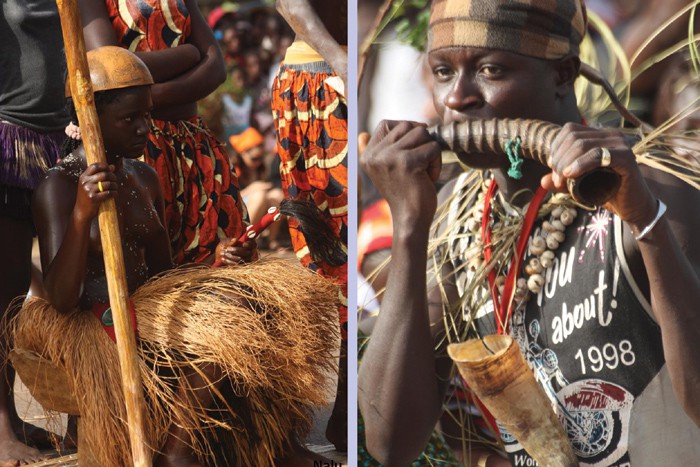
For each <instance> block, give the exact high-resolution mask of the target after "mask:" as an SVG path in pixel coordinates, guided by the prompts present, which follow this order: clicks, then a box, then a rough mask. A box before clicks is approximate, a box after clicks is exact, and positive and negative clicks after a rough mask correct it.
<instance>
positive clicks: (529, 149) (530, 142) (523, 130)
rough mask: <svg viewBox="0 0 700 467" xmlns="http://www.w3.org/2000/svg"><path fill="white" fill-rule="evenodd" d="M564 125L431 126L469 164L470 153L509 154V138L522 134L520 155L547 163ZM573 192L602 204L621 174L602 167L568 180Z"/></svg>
mask: <svg viewBox="0 0 700 467" xmlns="http://www.w3.org/2000/svg"><path fill="white" fill-rule="evenodd" d="M560 130H561V127H560V126H559V125H556V124H553V123H549V122H544V121H541V120H520V119H490V120H480V119H473V120H467V121H464V122H459V123H451V124H448V125H438V126H434V127H432V128H430V129H429V132H430V134H431V135H432V136H433V138H435V140H436V141H437V142H438V143H440V145H441V146H442V147H443V148H445V149H449V150H452V151H454V152H455V153H456V154H457V157H459V159H460V160H461V161H462V162H464V163H465V164H467V165H469V156H468V155H469V154H470V153H480V154H507V152H506V151H507V150H506V148H507V146H508V144H509V141H513V140H515V139H516V138H520V152H521V155H522V156H523V157H525V158H528V159H533V160H536V161H538V162H540V163H541V164H543V165H546V166H547V167H549V166H550V164H549V156H550V147H551V145H552V141H553V140H554V138H555V137H556V136H557V134H558V133H559V131H560ZM567 187H568V189H569V193H570V194H571V196H572V197H573V198H574V199H575V200H576V201H578V202H580V203H582V204H585V205H589V206H591V205H592V206H600V205H602V204H604V203H605V202H606V201H608V200H609V199H610V198H612V197H613V196H614V195H615V193H617V190H618V189H619V188H620V176H619V175H618V174H617V173H616V172H614V171H613V170H611V169H609V168H605V167H600V168H598V169H596V170H593V171H591V172H588V173H587V174H585V175H582V176H581V177H579V178H577V179H569V180H568V186H567Z"/></svg>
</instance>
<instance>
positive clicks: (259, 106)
mask: <svg viewBox="0 0 700 467" xmlns="http://www.w3.org/2000/svg"><path fill="white" fill-rule="evenodd" d="M205 15H206V18H207V22H208V23H209V26H210V27H211V29H212V30H213V31H214V35H215V37H216V38H217V40H218V41H219V44H220V46H221V50H222V52H223V54H224V60H225V64H226V71H227V76H226V81H225V82H224V84H223V85H221V86H220V87H219V88H218V89H217V90H216V91H215V92H214V93H212V94H211V95H209V96H208V97H207V98H206V99H204V100H202V101H200V102H199V112H200V114H201V115H202V117H203V118H204V119H205V121H206V123H207V125H208V126H209V128H211V129H212V131H214V132H215V134H216V136H217V137H218V138H219V139H220V140H221V141H225V142H226V143H227V145H226V146H227V151H228V154H229V158H230V161H231V168H232V170H235V172H236V174H237V175H238V178H239V183H240V187H241V193H242V196H243V200H244V202H245V204H246V206H247V208H248V213H249V215H250V219H251V222H252V223H256V222H257V221H259V220H260V218H262V216H263V215H264V214H265V212H267V209H268V208H270V207H271V206H277V205H279V203H280V201H281V200H282V198H283V196H284V194H283V192H282V185H281V181H280V174H279V157H278V156H276V154H275V129H274V125H273V117H272V112H271V110H270V102H271V91H270V90H271V88H272V82H273V80H274V77H275V75H276V74H277V72H278V71H279V65H280V62H281V61H282V58H283V57H284V53H285V51H286V49H287V47H289V45H290V44H291V43H292V42H293V40H294V33H293V31H292V30H291V28H290V27H289V26H288V25H287V23H286V22H285V21H284V20H283V19H282V17H281V16H280V15H279V14H278V13H277V12H276V11H275V8H274V3H271V2H261V1H257V0H254V1H250V2H236V3H233V2H223V3H222V4H220V5H218V6H215V7H214V8H212V9H211V10H209V11H208V12H206V11H205ZM258 243H259V246H260V247H261V248H263V249H272V250H279V251H283V250H286V249H288V248H289V247H290V242H289V236H288V234H287V229H286V225H283V223H282V222H278V223H275V225H274V226H273V227H272V228H271V230H270V231H269V232H267V233H266V236H264V237H263V238H262V239H261V240H260V241H259V242H258Z"/></svg>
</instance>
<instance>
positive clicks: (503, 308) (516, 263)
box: [481, 179, 547, 334]
mask: <svg viewBox="0 0 700 467" xmlns="http://www.w3.org/2000/svg"><path fill="white" fill-rule="evenodd" d="M497 189H498V186H497V185H496V180H493V179H492V180H491V184H490V185H489V188H488V190H487V191H486V197H485V199H484V214H483V217H482V218H481V241H482V243H483V245H484V261H485V262H486V263H487V264H488V262H489V261H490V260H491V256H492V255H493V250H492V247H491V222H490V220H491V202H492V200H493V197H494V195H495V194H496V190H497ZM546 194H547V190H545V189H544V188H542V187H541V186H540V187H539V188H538V189H537V191H536V192H535V195H534V196H533V197H532V201H530V205H529V206H528V208H527V213H526V214H525V220H524V221H523V226H522V227H521V229H520V235H519V236H518V241H517V243H516V246H515V254H514V255H513V259H512V260H511V262H510V267H509V269H508V274H507V276H506V281H505V283H504V284H503V294H502V295H501V296H500V297H499V295H498V286H497V285H496V270H495V268H493V269H491V270H490V271H489V274H488V279H489V289H490V292H491V298H492V300H493V306H494V315H495V318H496V328H497V330H498V334H505V333H506V332H507V331H508V323H509V320H510V315H511V313H512V308H513V297H514V295H515V283H516V281H517V280H518V274H519V272H520V270H521V269H522V263H523V255H524V254H525V248H526V247H527V241H528V239H529V238H530V233H531V232H532V226H533V225H534V224H535V219H537V213H538V211H539V209H540V206H541V205H542V201H543V200H544V197H545V195H546Z"/></svg>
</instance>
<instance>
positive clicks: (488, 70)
mask: <svg viewBox="0 0 700 467" xmlns="http://www.w3.org/2000/svg"><path fill="white" fill-rule="evenodd" d="M479 71H480V72H481V73H482V74H484V75H486V76H495V75H500V74H501V73H502V72H503V69H502V68H501V67H499V66H497V65H483V66H482V67H481V68H480V69H479Z"/></svg>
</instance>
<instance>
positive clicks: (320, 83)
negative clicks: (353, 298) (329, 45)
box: [272, 64, 348, 338]
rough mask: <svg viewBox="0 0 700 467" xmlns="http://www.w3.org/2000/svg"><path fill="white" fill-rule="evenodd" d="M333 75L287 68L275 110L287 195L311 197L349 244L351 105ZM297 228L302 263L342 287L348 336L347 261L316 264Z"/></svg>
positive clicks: (293, 231) (293, 226)
mask: <svg viewBox="0 0 700 467" xmlns="http://www.w3.org/2000/svg"><path fill="white" fill-rule="evenodd" d="M302 66H303V65H299V67H302ZM330 76H334V74H330V73H325V72H318V71H317V72H310V71H305V70H300V69H293V68H290V67H287V66H285V65H284V64H283V65H282V67H281V68H280V71H279V73H278V75H277V77H276V78H275V81H274V84H273V86H272V112H273V116H274V120H275V129H276V136H277V153H278V154H279V156H280V161H281V162H280V174H281V178H282V188H283V189H284V194H285V196H286V197H288V198H294V199H309V198H311V199H313V200H314V202H315V203H316V206H318V208H319V209H320V210H321V211H322V212H323V213H324V214H325V215H327V217H328V218H329V219H330V220H331V224H332V226H333V228H334V231H335V232H336V234H337V236H338V237H339V238H340V239H341V241H342V242H343V244H344V245H347V235H348V196H347V186H348V175H347V161H348V158H347V150H348V127H347V103H346V101H345V98H344V97H343V96H341V95H340V94H338V93H337V92H336V91H335V90H334V89H333V88H332V87H330V86H328V84H326V82H325V81H326V79H327V78H329V77H330ZM298 226H299V224H298V223H297V222H295V221H294V220H293V219H289V232H290V235H291V237H292V245H293V246H294V251H295V252H296V255H297V257H298V258H299V259H300V261H301V263H302V264H303V265H304V266H307V267H309V268H310V269H312V270H315V271H317V272H319V273H320V274H322V275H324V276H326V277H331V278H333V279H334V280H336V281H337V282H338V283H339V284H340V285H341V291H342V295H343V297H342V298H343V301H342V303H343V304H342V305H341V307H340V310H339V313H340V323H341V329H342V331H343V336H344V338H347V334H346V332H347V313H348V309H347V292H348V276H347V273H348V265H347V262H346V263H345V264H343V265H342V266H337V267H336V266H331V265H329V264H325V263H323V262H320V261H319V262H315V261H314V260H313V259H312V258H311V255H310V254H309V249H308V247H307V246H306V240H305V239H304V235H303V234H302V233H301V232H300V231H299V230H298Z"/></svg>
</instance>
